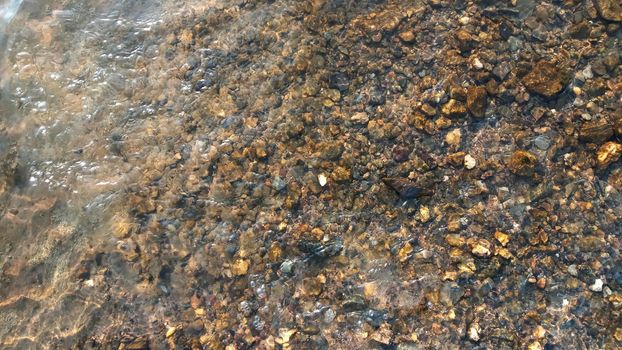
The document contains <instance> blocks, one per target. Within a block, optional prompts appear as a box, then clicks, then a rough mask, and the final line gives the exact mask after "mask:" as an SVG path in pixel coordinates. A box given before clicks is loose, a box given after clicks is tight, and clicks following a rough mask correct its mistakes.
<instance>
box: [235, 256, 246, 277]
mask: <svg viewBox="0 0 622 350" xmlns="http://www.w3.org/2000/svg"><path fill="white" fill-rule="evenodd" d="M249 266H250V263H249V262H248V260H245V259H238V260H236V261H235V263H233V265H231V273H233V275H234V276H243V275H246V273H247V272H248V268H249Z"/></svg>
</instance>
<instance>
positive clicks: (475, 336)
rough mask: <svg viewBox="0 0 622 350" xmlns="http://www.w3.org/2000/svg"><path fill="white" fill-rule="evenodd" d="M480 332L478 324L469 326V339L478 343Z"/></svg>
mask: <svg viewBox="0 0 622 350" xmlns="http://www.w3.org/2000/svg"><path fill="white" fill-rule="evenodd" d="M480 331H481V328H480V326H479V324H477V323H473V324H471V326H470V327H469V332H468V334H469V339H470V340H471V341H473V342H478V341H479V339H480V336H479V332H480Z"/></svg>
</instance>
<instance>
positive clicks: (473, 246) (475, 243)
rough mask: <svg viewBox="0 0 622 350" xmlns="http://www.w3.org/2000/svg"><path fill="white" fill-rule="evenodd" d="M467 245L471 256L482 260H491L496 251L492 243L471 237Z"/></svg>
mask: <svg viewBox="0 0 622 350" xmlns="http://www.w3.org/2000/svg"><path fill="white" fill-rule="evenodd" d="M467 245H468V246H469V249H470V251H471V254H473V255H475V256H478V257H480V258H489V257H490V256H491V255H492V253H493V251H494V247H493V245H492V243H490V242H489V241H488V240H485V239H483V238H477V237H471V238H469V239H468V240H467Z"/></svg>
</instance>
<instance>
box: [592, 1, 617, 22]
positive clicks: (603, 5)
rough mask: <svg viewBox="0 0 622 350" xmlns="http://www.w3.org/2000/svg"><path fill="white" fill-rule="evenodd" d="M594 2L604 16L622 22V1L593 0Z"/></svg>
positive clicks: (599, 12) (609, 19)
mask: <svg viewBox="0 0 622 350" xmlns="http://www.w3.org/2000/svg"><path fill="white" fill-rule="evenodd" d="M592 2H593V3H594V7H596V10H597V11H598V14H599V15H600V16H601V17H602V18H604V19H606V20H608V21H615V22H622V3H620V1H619V0H592Z"/></svg>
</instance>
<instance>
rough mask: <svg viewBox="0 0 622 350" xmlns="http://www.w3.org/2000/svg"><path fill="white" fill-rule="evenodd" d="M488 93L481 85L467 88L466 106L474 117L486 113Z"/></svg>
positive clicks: (479, 116)
mask: <svg viewBox="0 0 622 350" xmlns="http://www.w3.org/2000/svg"><path fill="white" fill-rule="evenodd" d="M487 105H488V93H487V92H486V89H485V88H483V87H481V86H472V87H469V88H468V89H467V108H468V109H469V112H471V114H472V115H473V116H474V117H478V118H481V117H483V116H484V115H485V113H486V107H487Z"/></svg>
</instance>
